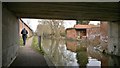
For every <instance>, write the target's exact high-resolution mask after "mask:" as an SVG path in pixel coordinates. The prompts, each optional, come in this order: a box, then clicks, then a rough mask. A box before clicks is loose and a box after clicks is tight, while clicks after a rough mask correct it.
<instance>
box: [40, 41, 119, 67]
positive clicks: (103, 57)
mask: <svg viewBox="0 0 120 68" xmlns="http://www.w3.org/2000/svg"><path fill="white" fill-rule="evenodd" d="M41 46H42V49H43V50H44V52H45V55H47V56H48V58H49V59H50V61H51V62H52V63H53V64H54V65H55V66H63V67H64V66H71V67H74V66H75V68H80V66H84V67H85V68H89V67H91V66H94V67H97V68H104V66H105V68H107V66H119V65H120V57H117V56H110V55H107V54H103V53H101V52H99V51H98V50H96V49H95V48H94V47H93V46H91V45H89V44H87V42H86V43H85V42H84V43H83V42H80V41H67V40H55V39H43V40H42V42H41Z"/></svg>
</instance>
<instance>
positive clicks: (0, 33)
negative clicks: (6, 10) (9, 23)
mask: <svg viewBox="0 0 120 68" xmlns="http://www.w3.org/2000/svg"><path fill="white" fill-rule="evenodd" d="M1 66H2V3H1V2H0V68H1Z"/></svg>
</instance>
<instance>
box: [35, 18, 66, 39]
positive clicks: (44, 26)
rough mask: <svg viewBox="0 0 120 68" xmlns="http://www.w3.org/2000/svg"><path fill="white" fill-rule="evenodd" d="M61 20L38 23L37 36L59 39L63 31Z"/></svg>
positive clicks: (45, 20) (46, 20)
mask: <svg viewBox="0 0 120 68" xmlns="http://www.w3.org/2000/svg"><path fill="white" fill-rule="evenodd" d="M63 23H64V22H63V20H48V19H44V20H42V21H39V25H38V26H37V33H38V35H51V36H52V37H60V36H61V34H62V32H64V31H65V28H64V25H63Z"/></svg>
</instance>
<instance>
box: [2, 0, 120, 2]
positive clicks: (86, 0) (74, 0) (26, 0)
mask: <svg viewBox="0 0 120 68" xmlns="http://www.w3.org/2000/svg"><path fill="white" fill-rule="evenodd" d="M2 1H3V2H119V1H120V0H2Z"/></svg>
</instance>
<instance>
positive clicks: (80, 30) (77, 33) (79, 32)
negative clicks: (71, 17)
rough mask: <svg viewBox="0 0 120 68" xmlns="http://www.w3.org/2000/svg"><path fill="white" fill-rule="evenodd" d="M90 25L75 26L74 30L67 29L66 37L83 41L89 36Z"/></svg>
mask: <svg viewBox="0 0 120 68" xmlns="http://www.w3.org/2000/svg"><path fill="white" fill-rule="evenodd" d="M90 28H91V27H90V26H89V25H75V26H74V27H73V28H67V29H66V37H67V38H68V39H70V38H71V39H81V38H83V37H86V36H87V29H90Z"/></svg>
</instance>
